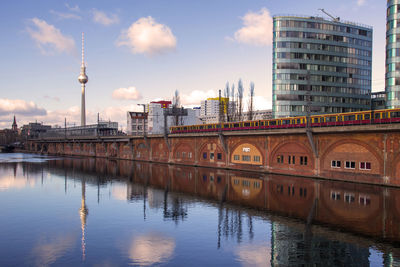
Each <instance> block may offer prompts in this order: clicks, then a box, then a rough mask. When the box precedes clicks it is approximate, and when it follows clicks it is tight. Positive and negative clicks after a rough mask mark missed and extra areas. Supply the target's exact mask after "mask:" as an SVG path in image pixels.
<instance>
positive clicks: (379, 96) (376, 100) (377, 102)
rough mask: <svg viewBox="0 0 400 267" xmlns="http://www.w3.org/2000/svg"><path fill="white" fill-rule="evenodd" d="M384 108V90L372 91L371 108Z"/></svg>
mask: <svg viewBox="0 0 400 267" xmlns="http://www.w3.org/2000/svg"><path fill="white" fill-rule="evenodd" d="M385 108H386V92H385V91H383V92H374V93H372V94H371V109H372V110H377V109H385Z"/></svg>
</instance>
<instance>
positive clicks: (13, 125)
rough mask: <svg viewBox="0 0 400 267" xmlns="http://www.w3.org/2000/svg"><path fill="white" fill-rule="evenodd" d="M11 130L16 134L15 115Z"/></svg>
mask: <svg viewBox="0 0 400 267" xmlns="http://www.w3.org/2000/svg"><path fill="white" fill-rule="evenodd" d="M11 130H13V131H14V132H16V133H18V126H17V120H16V119H15V115H14V121H13V124H12V126H11Z"/></svg>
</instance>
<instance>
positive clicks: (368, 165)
mask: <svg viewBox="0 0 400 267" xmlns="http://www.w3.org/2000/svg"><path fill="white" fill-rule="evenodd" d="M360 170H371V162H360Z"/></svg>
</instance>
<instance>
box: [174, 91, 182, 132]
mask: <svg viewBox="0 0 400 267" xmlns="http://www.w3.org/2000/svg"><path fill="white" fill-rule="evenodd" d="M180 107H181V97H180V96H179V91H178V90H175V95H174V97H173V99H172V113H173V114H174V117H175V125H179V122H180V121H179V109H180Z"/></svg>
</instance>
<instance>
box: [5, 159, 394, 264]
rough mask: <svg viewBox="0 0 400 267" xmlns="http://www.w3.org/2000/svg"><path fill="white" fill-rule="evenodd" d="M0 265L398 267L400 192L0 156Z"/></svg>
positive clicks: (285, 179) (139, 165)
mask: <svg viewBox="0 0 400 267" xmlns="http://www.w3.org/2000/svg"><path fill="white" fill-rule="evenodd" d="M0 214H1V217H0V218H1V219H0V256H1V257H0V266H126V265H134V266H150V265H157V266H397V265H399V264H400V249H399V242H398V241H399V240H400V191H399V190H397V189H394V188H385V187H377V186H368V185H357V184H351V183H343V182H329V181H319V180H312V179H305V178H295V177H286V176H280V175H279V176H278V175H262V174H254V173H246V172H232V171H227V170H216V169H208V168H193V167H183V166H169V165H163V164H149V163H140V162H132V161H108V160H104V159H76V158H75V159H72V158H58V157H44V156H39V155H29V154H0Z"/></svg>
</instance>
